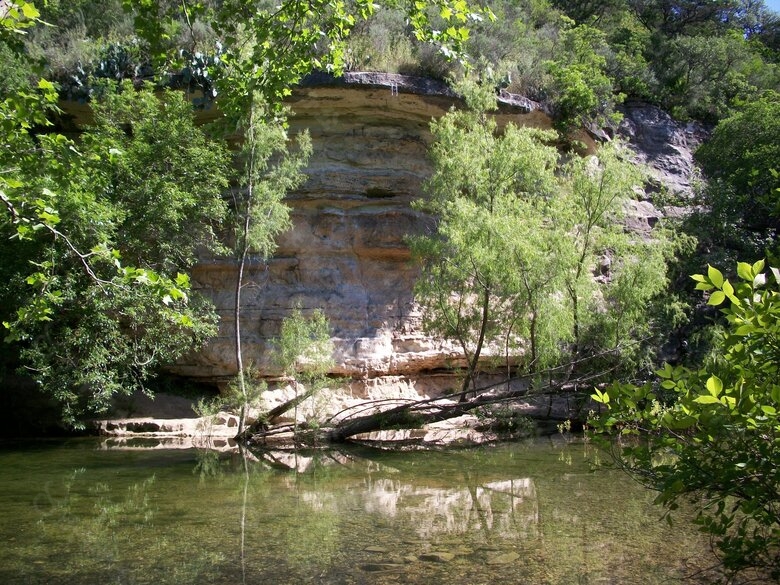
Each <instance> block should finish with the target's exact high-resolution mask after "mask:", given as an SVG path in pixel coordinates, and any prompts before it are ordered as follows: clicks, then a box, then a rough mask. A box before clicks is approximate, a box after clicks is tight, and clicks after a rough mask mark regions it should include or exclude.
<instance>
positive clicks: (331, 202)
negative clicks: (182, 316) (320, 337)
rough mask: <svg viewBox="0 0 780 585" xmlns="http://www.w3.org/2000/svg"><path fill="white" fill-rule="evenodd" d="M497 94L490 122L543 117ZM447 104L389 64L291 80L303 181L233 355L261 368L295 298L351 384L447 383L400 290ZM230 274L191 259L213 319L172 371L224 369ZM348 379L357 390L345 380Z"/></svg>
mask: <svg viewBox="0 0 780 585" xmlns="http://www.w3.org/2000/svg"><path fill="white" fill-rule="evenodd" d="M499 102H500V109H499V112H498V114H497V116H498V121H499V124H500V125H502V124H505V123H507V122H510V121H511V122H513V123H515V124H518V125H526V126H535V127H542V128H547V127H549V126H550V119H549V117H548V116H547V115H546V114H545V113H544V112H543V111H542V109H541V108H540V107H539V105H538V104H535V103H534V102H531V101H530V100H526V99H524V98H522V97H520V96H515V95H512V94H506V93H502V94H501V95H500V98H499ZM459 105H461V104H460V102H459V100H458V98H457V96H456V95H455V94H454V93H453V92H452V91H451V90H450V89H448V88H447V87H446V86H445V85H443V84H439V83H437V82H432V81H430V80H415V79H411V78H407V77H403V76H399V75H387V74H351V75H350V76H348V77H347V78H345V79H339V80H334V79H332V78H329V77H324V78H319V79H317V78H315V79H311V80H310V82H309V84H308V85H306V84H304V85H303V86H301V87H299V88H298V89H296V91H295V92H294V94H293V96H292V98H291V99H290V106H291V108H292V110H293V111H294V113H295V116H294V117H293V118H292V131H293V132H297V131H301V130H303V129H308V131H309V132H310V134H311V137H312V142H313V147H314V154H313V156H312V158H311V161H310V164H309V166H308V168H307V170H306V173H307V175H308V180H307V182H306V184H305V185H304V186H303V187H302V188H301V189H299V190H298V191H296V192H294V193H291V194H290V195H289V197H288V200H287V202H288V204H289V205H290V206H291V208H292V220H293V224H294V227H293V228H292V230H290V231H289V232H287V233H286V234H284V235H283V236H282V237H281V238H280V240H279V248H278V251H277V253H276V255H275V257H274V258H273V259H272V260H271V261H270V262H268V263H265V262H262V261H261V260H260V259H257V258H255V259H253V260H252V261H251V262H250V265H249V269H248V272H247V275H246V276H247V283H248V286H247V287H246V289H245V290H244V292H243V301H242V307H241V315H242V323H241V329H242V340H243V341H242V343H243V347H244V352H245V353H244V356H245V357H244V361H245V363H247V362H249V363H252V364H254V366H255V367H256V368H258V369H259V371H260V372H261V373H262V374H264V375H267V376H273V375H274V370H273V367H272V365H271V364H270V363H269V360H268V354H269V352H268V349H269V348H270V344H271V342H272V340H273V338H274V337H275V336H277V335H278V332H279V327H280V323H281V321H282V319H284V318H285V317H286V316H287V315H289V313H290V311H291V310H292V309H293V308H294V307H300V308H301V309H302V310H303V312H304V314H305V313H306V312H307V311H311V310H313V309H317V308H320V309H322V310H323V311H324V312H325V314H326V315H327V317H328V319H329V320H330V323H331V326H332V335H333V339H334V342H335V346H336V354H335V356H334V358H335V366H334V368H333V370H332V372H331V373H332V374H335V375H343V376H349V377H351V378H353V379H355V380H358V381H360V380H362V381H368V380H371V383H370V384H362V386H365V388H364V389H363V391H360V390H357V392H358V394H361V393H363V394H369V393H370V392H369V388H368V386H371V387H374V388H375V387H376V386H377V385H380V386H381V385H382V384H383V381H386V382H387V384H388V385H389V386H390V387H398V384H399V380H400V379H402V380H404V382H403V383H404V384H407V383H409V380H412V383H413V384H414V385H415V386H416V385H418V384H419V385H420V391H421V393H424V394H431V393H432V394H437V393H439V392H441V391H443V390H446V389H447V388H449V387H454V386H455V385H456V384H455V382H454V379H453V378H451V377H450V376H448V375H442V374H443V372H445V371H447V369H448V368H450V367H451V366H452V365H454V364H458V360H459V352H458V351H457V349H456V348H454V347H451V346H448V345H446V344H443V343H441V342H438V341H436V340H434V339H431V338H429V337H427V336H425V335H424V333H423V331H422V328H421V316H420V313H419V311H418V310H417V308H416V306H415V303H414V299H413V295H412V288H413V285H414V282H415V279H416V278H417V275H418V268H417V267H416V266H415V265H414V264H413V263H412V262H411V258H410V253H409V249H408V246H407V245H406V243H405V238H406V237H407V236H408V235H410V234H416V233H420V232H421V231H424V230H430V229H432V228H433V223H432V219H431V218H429V217H426V216H424V215H422V214H420V213H418V212H416V211H414V210H412V208H411V205H410V204H411V202H412V201H413V200H414V199H417V198H419V197H422V196H424V193H423V187H422V186H423V183H424V180H425V179H426V177H427V176H428V175H429V173H430V170H431V169H430V166H429V163H428V159H427V149H428V146H429V144H430V143H431V134H430V130H429V124H430V121H431V119H433V118H436V117H439V116H441V115H443V114H444V113H446V112H447V111H448V110H449V109H450V108H451V107H453V106H459ZM628 113H629V115H628V116H627V123H626V124H627V125H626V127H625V130H626V132H627V133H628V134H629V138H630V139H631V140H632V143H633V145H634V147H635V148H637V149H638V158H640V159H641V160H643V161H647V162H649V163H650V164H651V165H652V164H653V163H654V162H656V161H660V162H661V163H662V164H663V165H664V168H663V169H659V171H658V172H659V173H661V170H663V172H664V173H667V174H671V175H672V176H673V179H674V180H673V181H672V182H673V183H674V185H673V186H674V187H677V186H687V181H689V175H690V172H691V168H692V167H691V166H690V164H689V161H690V153H689V152H684V153H682V159H683V162H682V163H681V164H679V165H678V168H677V169H676V170H675V169H674V168H672V170H671V171H668V169H669V167H670V166H671V167H674V164H675V163H674V161H671V162H670V161H669V160H668V159H667V158H663V157H659V156H657V155H655V154H653V153H651V152H649V151H643V150H642V148H643V143H642V142H643V137H646V136H656V135H658V132H659V128H657V127H656V126H657V124H656V123H655V122H654V121H653V119H650V118H652V116H653V112H650V113H646V112H645V113H644V114H643V113H642V112H640V111H638V110H636V109H634V110H632V111H630V112H628ZM648 116H649V118H648ZM645 118H648V119H647V120H645ZM664 122H665V123H667V124H673V123H672V122H670V121H669V120H664ZM648 125H649V126H648ZM664 128H665V129H661V131H667V130H668V128H669V127H668V126H665V127H664ZM678 130H679V129H678ZM653 132H654V134H653ZM669 132H671V130H669ZM583 139H584V140H586V141H589V139H588V138H587V137H586V136H584V135H583ZM654 140H655V139H653V140H651V142H653V145H654V146H655V147H657V148H663V145H656V144H655V142H654ZM678 142H679V141H678ZM588 146H589V148H592V147H593V146H594V143H593V142H592V141H589V144H588ZM673 147H674V148H675V149H677V148H678V147H679V148H682V145H679V144H675V145H674V146H673ZM686 165H687V166H686ZM675 173H676V174H675ZM634 207H635V209H634V210H633V212H632V218H633V219H632V221H633V222H634V223H635V224H636V225H635V226H634V228H635V229H638V230H640V231H641V230H649V229H650V228H651V227H652V225H653V224H654V223H655V221H657V220H658V218H659V217H661V213H660V212H659V211H658V210H656V209H655V208H653V207H652V206H651V205H650V204H649V203H647V202H641V201H640V202H637V203H636V205H635V206H634ZM235 274H236V265H235V263H234V262H232V261H230V260H228V259H220V258H216V259H207V260H206V259H204V261H203V262H202V263H201V264H200V265H199V266H198V267H197V268H196V269H195V273H194V279H195V281H196V282H197V283H198V286H199V287H200V288H201V290H202V291H203V292H204V293H205V294H206V295H208V296H210V297H211V298H212V299H213V300H214V302H215V304H216V306H217V309H218V311H219V314H220V317H221V322H220V330H219V335H218V336H217V337H216V338H215V339H213V340H212V341H211V342H210V343H209V344H208V346H207V347H206V348H204V349H203V350H202V351H201V352H200V353H198V354H197V355H193V356H190V357H189V358H188V359H186V360H183V361H182V362H181V363H179V364H177V365H176V366H175V367H174V368H172V369H173V371H174V372H175V373H178V374H181V375H185V376H189V377H193V378H200V379H206V380H209V381H225V380H227V379H228V378H230V377H231V376H232V375H234V374H235V368H234V349H233V348H234V344H233V337H232V335H233V328H234V303H233V298H234V296H233V295H234V288H233V287H234V282H235ZM434 373H436V374H437V375H435V376H434V375H433V374H434ZM399 377H400V378H399ZM423 381H425V382H424V383H423ZM351 389H352V391H353V392H354V391H356V389H355V384H354V383H353V384H352V386H351Z"/></svg>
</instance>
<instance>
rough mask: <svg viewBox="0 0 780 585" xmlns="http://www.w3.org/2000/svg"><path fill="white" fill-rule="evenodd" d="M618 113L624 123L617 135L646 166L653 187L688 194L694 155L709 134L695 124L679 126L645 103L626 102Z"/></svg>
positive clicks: (690, 188)
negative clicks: (655, 182) (652, 181)
mask: <svg viewBox="0 0 780 585" xmlns="http://www.w3.org/2000/svg"><path fill="white" fill-rule="evenodd" d="M620 111H621V113H622V114H623V120H622V121H621V123H620V127H619V129H618V133H619V134H620V135H621V136H622V137H623V138H624V139H625V140H627V141H628V143H629V145H630V146H631V147H632V148H633V150H634V151H635V152H636V153H637V160H638V162H641V163H644V164H646V165H648V167H649V168H650V170H651V174H652V175H653V178H654V179H655V180H656V181H657V185H656V186H662V187H665V188H667V189H669V190H670V191H672V192H673V193H677V194H682V195H690V194H691V192H692V184H691V182H692V179H693V178H694V176H695V168H694V163H693V152H694V151H695V150H696V148H697V147H698V146H699V145H700V144H701V143H702V142H703V141H704V140H705V139H706V138H707V136H708V135H709V131H708V130H707V129H706V128H705V127H704V126H703V125H702V124H699V123H696V122H691V123H690V124H681V123H679V122H677V121H675V120H674V119H673V118H672V117H671V116H670V115H669V114H667V113H666V112H664V111H663V110H662V109H660V108H658V107H656V106H651V105H648V104H643V103H635V102H633V103H627V104H625V105H624V106H622V107H621V108H620Z"/></svg>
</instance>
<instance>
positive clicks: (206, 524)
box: [0, 438, 714, 585]
mask: <svg viewBox="0 0 780 585" xmlns="http://www.w3.org/2000/svg"><path fill="white" fill-rule="evenodd" d="M598 463H599V453H598V451H596V450H595V448H594V447H592V446H590V445H588V444H585V443H582V442H581V441H564V440H562V439H560V438H554V439H546V440H534V441H528V442H522V443H513V444H507V445H502V446H499V447H490V448H481V449H473V450H457V451H451V452H414V453H390V452H381V451H374V450H368V449H363V450H360V449H354V450H348V451H331V452H320V453H299V454H298V455H295V454H284V453H276V454H268V455H266V456H264V457H261V458H260V459H256V460H254V461H249V462H248V463H246V464H245V462H244V459H243V458H242V457H241V456H240V455H239V454H237V453H232V454H230V453H228V454H217V453H215V452H206V451H196V450H153V449H139V450H130V451H128V450H124V451H123V450H109V449H106V448H105V445H104V444H103V443H101V442H99V441H97V440H78V441H68V442H64V443H62V442H60V443H33V444H15V445H13V446H8V445H6V446H5V447H0V514H1V515H0V543H1V544H2V546H0V583H2V584H4V585H5V584H8V585H12V584H46V585H58V584H69V585H71V584H93V583H94V584H100V585H108V584H122V585H125V584H127V585H135V584H155V585H159V584H167V583H170V584H176V585H182V584H189V583H193V584H196V583H197V584H199V585H201V584H241V583H252V584H260V583H269V584H288V583H289V584H301V583H323V584H324V583H328V584H329V583H334V584H335V583H339V584H362V583H371V584H374V583H419V584H426V585H435V584H473V585H477V584H502V583H523V584H541V583H549V584H558V583H560V584H573V583H615V584H630V583H636V584H651V583H675V582H680V580H682V581H683V582H686V583H694V582H703V583H706V582H710V579H711V575H710V576H709V577H707V576H702V575H700V576H698V577H696V578H694V577H692V576H691V575H693V574H694V573H695V572H696V571H697V570H698V569H700V568H703V567H706V566H708V565H710V564H712V563H713V562H714V560H713V558H712V557H711V556H710V555H709V547H708V545H707V542H706V540H704V539H703V537H702V536H701V535H699V534H698V533H696V532H695V530H693V529H692V528H690V527H689V526H688V525H687V524H686V523H684V522H679V523H676V524H675V525H674V526H672V527H671V528H670V527H668V526H667V525H666V523H665V522H660V521H659V514H660V512H659V510H658V509H657V508H654V507H653V506H652V505H651V501H652V497H653V496H652V494H651V493H648V492H645V491H644V490H642V489H641V488H640V487H639V486H637V485H636V484H634V483H632V482H631V481H630V480H629V479H628V478H626V477H624V476H623V475H621V474H620V473H619V472H616V471H597V472H595V473H594V472H592V469H593V467H594V465H598Z"/></svg>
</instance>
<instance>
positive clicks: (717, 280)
mask: <svg viewBox="0 0 780 585" xmlns="http://www.w3.org/2000/svg"><path fill="white" fill-rule="evenodd" d="M707 277H708V278H709V280H710V282H711V283H712V284H714V285H715V286H716V287H717V288H720V287H722V286H723V273H722V272H721V271H720V270H718V269H717V268H715V267H714V266H710V265H707Z"/></svg>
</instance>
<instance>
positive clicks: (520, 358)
mask: <svg viewBox="0 0 780 585" xmlns="http://www.w3.org/2000/svg"><path fill="white" fill-rule="evenodd" d="M465 91H466V96H467V101H468V103H469V105H470V106H471V108H472V109H471V111H452V112H450V113H449V114H447V115H446V116H444V117H443V118H442V119H440V120H439V121H436V122H434V123H433V124H432V130H433V134H434V138H435V139H436V141H435V142H434V144H433V146H432V149H431V156H432V159H433V165H434V172H433V175H432V177H431V179H430V181H429V183H428V184H427V189H428V192H429V193H430V197H429V198H428V199H426V200H422V201H420V202H418V203H416V206H417V208H418V209H422V210H425V211H427V212H429V213H432V214H434V215H435V217H436V219H435V228H434V229H432V233H430V234H426V235H422V236H418V237H415V238H412V239H411V240H410V243H411V247H412V253H413V256H414V257H415V258H416V259H417V260H418V261H420V262H421V264H422V266H423V270H422V276H421V278H420V280H419V281H418V283H417V285H416V288H415V292H416V295H417V299H418V300H419V302H420V303H421V304H422V306H423V309H424V313H423V315H424V320H425V321H424V323H425V326H426V328H427V329H428V331H430V332H432V333H434V334H437V335H439V336H441V337H443V338H446V339H449V340H452V341H454V342H456V343H457V344H458V346H459V347H460V349H461V351H462V354H463V359H464V362H465V374H464V380H463V386H462V388H461V391H462V392H465V391H466V390H468V389H469V387H470V386H471V388H472V389H476V388H477V384H476V377H477V375H478V373H479V371H480V370H481V369H483V368H484V367H489V366H485V364H484V363H481V361H482V362H484V361H485V360H484V357H483V354H487V355H490V356H492V357H493V358H494V363H493V369H495V358H496V357H502V358H503V363H504V366H505V368H506V371H507V378H508V379H509V378H510V377H511V376H512V375H513V373H528V372H536V371H540V370H543V369H544V368H548V367H552V366H558V365H560V364H561V363H567V362H572V363H574V362H578V361H580V360H583V359H589V358H592V356H595V355H605V354H609V355H610V356H611V359H612V363H611V364H609V366H608V367H610V368H612V367H615V363H620V362H621V361H623V360H629V361H630V360H632V359H635V357H636V355H637V353H636V347H634V346H636V345H639V343H638V342H639V340H641V339H643V338H644V337H646V336H647V334H648V330H649V328H650V327H651V325H652V321H651V317H650V311H649V307H650V305H651V304H652V300H653V299H654V298H655V297H656V295H658V293H660V292H661V290H662V288H663V284H664V281H663V279H648V278H647V275H648V274H652V273H656V272H659V271H660V272H662V273H663V272H664V271H665V266H666V261H667V259H668V257H669V256H670V254H671V253H672V248H671V246H670V244H669V242H668V240H667V237H666V235H665V233H664V232H663V231H661V230H659V231H658V232H657V233H656V234H655V237H654V238H653V239H647V240H645V239H643V238H642V237H640V236H638V235H636V234H627V233H625V230H624V229H623V227H622V225H621V224H620V219H621V216H622V212H623V208H624V206H625V204H626V202H627V199H628V197H629V195H630V194H631V192H632V189H633V188H634V187H635V186H636V185H638V184H641V177H640V176H639V174H638V172H637V171H636V170H635V168H634V167H633V166H632V165H631V163H629V162H627V161H624V160H621V158H620V156H619V154H618V152H617V151H616V150H615V149H612V148H604V150H603V151H602V153H601V154H600V156H599V157H598V158H596V157H587V158H582V159H580V158H574V159H573V160H572V161H571V162H570V163H568V164H567V165H565V166H564V167H562V168H561V167H560V166H559V161H558V153H557V152H556V150H555V149H554V148H553V147H551V146H548V145H546V144H545V141H548V142H549V141H552V140H553V139H554V137H555V135H554V134H552V133H548V132H541V131H539V130H534V129H528V128H518V127H516V126H514V125H512V124H508V125H507V126H506V127H505V128H504V129H503V131H502V132H499V131H498V129H497V127H496V124H495V122H494V121H493V120H492V119H491V118H490V116H489V115H488V114H487V108H488V107H490V106H491V105H492V103H493V102H492V100H493V99H494V98H493V97H492V96H489V95H486V94H485V92H484V90H480V89H479V88H475V87H473V86H472V87H471V88H468V87H466V90H465ZM469 92H471V93H469ZM607 254H608V255H609V259H610V261H611V266H610V269H609V273H608V275H606V277H602V281H603V282H602V284H600V285H599V284H597V282H596V280H595V279H594V275H593V270H594V268H595V266H596V265H597V264H598V261H597V260H598V258H599V257H600V256H605V255H607ZM607 361H608V360H607ZM601 363H602V364H603V363H605V362H604V361H602V362H601ZM631 363H633V362H631Z"/></svg>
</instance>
